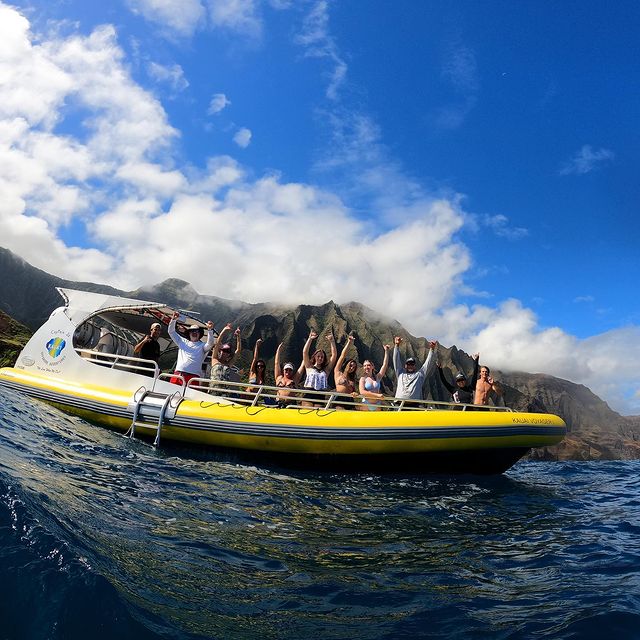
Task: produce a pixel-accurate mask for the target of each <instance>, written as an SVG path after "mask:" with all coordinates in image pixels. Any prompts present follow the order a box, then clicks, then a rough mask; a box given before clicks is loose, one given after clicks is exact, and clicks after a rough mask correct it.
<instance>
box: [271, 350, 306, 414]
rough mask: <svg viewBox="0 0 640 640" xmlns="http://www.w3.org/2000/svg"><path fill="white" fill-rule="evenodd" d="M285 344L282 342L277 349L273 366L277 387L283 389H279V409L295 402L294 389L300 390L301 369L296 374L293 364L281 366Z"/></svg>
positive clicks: (288, 363)
mask: <svg viewBox="0 0 640 640" xmlns="http://www.w3.org/2000/svg"><path fill="white" fill-rule="evenodd" d="M283 344H284V343H282V342H281V343H280V344H279V345H278V348H277V349H276V359H275V363H274V366H273V377H274V378H275V379H276V387H281V388H280V389H278V396H277V399H278V406H279V407H286V406H287V405H289V404H292V403H293V402H294V398H293V396H295V391H294V389H297V388H298V384H299V383H300V374H301V369H300V370H299V371H297V372H296V371H295V367H294V366H293V364H292V363H291V362H287V363H286V364H285V365H284V367H281V366H280V361H281V357H282V346H283Z"/></svg>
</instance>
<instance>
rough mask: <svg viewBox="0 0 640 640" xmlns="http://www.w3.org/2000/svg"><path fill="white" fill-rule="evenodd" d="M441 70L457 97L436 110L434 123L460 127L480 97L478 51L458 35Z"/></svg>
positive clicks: (448, 127) (454, 127) (449, 48)
mask: <svg viewBox="0 0 640 640" xmlns="http://www.w3.org/2000/svg"><path fill="white" fill-rule="evenodd" d="M441 73H442V77H443V78H444V79H445V80H446V81H447V82H448V83H449V84H450V85H451V87H452V88H453V90H454V92H455V94H456V96H457V97H456V99H455V100H453V101H451V102H450V103H449V104H447V105H444V106H442V107H441V108H440V109H438V110H437V112H436V113H435V123H436V126H437V127H440V128H443V129H457V128H458V127H460V126H461V125H462V124H463V122H464V121H465V119H466V117H467V115H468V114H469V112H470V111H471V110H472V109H473V108H474V107H475V105H476V103H477V101H478V93H479V91H480V82H479V80H478V70H477V62H476V56H475V52H474V51H473V50H472V49H470V48H469V47H467V46H466V45H464V44H463V43H461V42H460V41H459V39H456V40H454V41H452V42H451V43H450V44H449V45H448V47H447V49H446V52H445V60H444V63H443V65H442V70H441Z"/></svg>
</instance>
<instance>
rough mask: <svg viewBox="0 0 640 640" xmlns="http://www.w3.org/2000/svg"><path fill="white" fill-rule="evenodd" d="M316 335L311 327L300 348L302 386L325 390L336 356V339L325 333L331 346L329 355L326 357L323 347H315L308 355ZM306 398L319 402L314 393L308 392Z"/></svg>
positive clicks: (314, 389) (309, 388)
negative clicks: (302, 370)
mask: <svg viewBox="0 0 640 640" xmlns="http://www.w3.org/2000/svg"><path fill="white" fill-rule="evenodd" d="M317 337H318V334H317V333H316V332H315V331H314V330H313V329H312V330H311V331H310V333H309V337H308V338H307V341H306V342H305V343H304V347H303V348H302V364H303V366H304V371H305V379H304V388H305V389H308V390H309V391H326V390H327V389H328V388H329V373H328V372H331V371H332V370H333V369H334V367H335V364H336V360H337V358H338V350H337V348H336V339H335V338H334V337H333V333H332V332H329V333H328V334H327V340H328V341H329V345H330V347H331V357H330V358H329V359H327V354H326V352H325V351H324V349H316V350H315V351H314V352H313V355H311V356H309V351H310V347H311V343H312V342H313V341H314V340H315V339H316V338H317ZM309 396H310V397H309V398H308V399H307V400H308V401H310V402H312V403H313V402H314V401H315V403H318V402H321V398H320V396H317V395H315V394H309ZM304 404H305V406H309V402H307V403H304Z"/></svg>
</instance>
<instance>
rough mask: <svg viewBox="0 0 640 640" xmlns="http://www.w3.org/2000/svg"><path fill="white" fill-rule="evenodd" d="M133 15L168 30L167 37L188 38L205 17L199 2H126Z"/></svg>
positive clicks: (145, 0) (157, 0)
mask: <svg viewBox="0 0 640 640" xmlns="http://www.w3.org/2000/svg"><path fill="white" fill-rule="evenodd" d="M127 2H128V4H129V6H130V7H131V10H132V11H133V12H134V13H138V14H140V15H142V17H143V18H145V20H149V21H150V22H153V23H155V24H158V25H161V26H163V27H165V28H168V29H169V30H170V31H169V32H168V34H169V35H173V34H175V35H178V36H180V37H190V36H192V35H193V34H194V32H195V31H196V29H197V28H198V26H199V25H200V24H201V23H202V21H203V19H204V17H205V15H206V14H205V9H204V7H203V6H202V3H201V2H200V0H127Z"/></svg>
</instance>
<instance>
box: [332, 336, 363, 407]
mask: <svg viewBox="0 0 640 640" xmlns="http://www.w3.org/2000/svg"><path fill="white" fill-rule="evenodd" d="M355 339H356V338H355V336H354V335H353V334H349V335H348V336H347V342H346V344H345V345H344V348H343V349H342V352H341V353H340V357H339V358H338V362H336V366H335V367H334V368H333V379H334V380H335V383H336V391H337V392H338V393H345V394H348V395H350V396H351V398H339V399H338V401H337V403H336V408H338V409H355V405H354V402H355V397H356V396H357V395H358V394H357V392H356V371H357V369H358V362H357V360H355V359H354V358H350V359H349V360H346V358H347V351H349V348H350V347H351V346H352V345H353V343H354V341H355ZM345 360H346V364H345Z"/></svg>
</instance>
